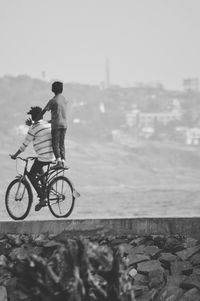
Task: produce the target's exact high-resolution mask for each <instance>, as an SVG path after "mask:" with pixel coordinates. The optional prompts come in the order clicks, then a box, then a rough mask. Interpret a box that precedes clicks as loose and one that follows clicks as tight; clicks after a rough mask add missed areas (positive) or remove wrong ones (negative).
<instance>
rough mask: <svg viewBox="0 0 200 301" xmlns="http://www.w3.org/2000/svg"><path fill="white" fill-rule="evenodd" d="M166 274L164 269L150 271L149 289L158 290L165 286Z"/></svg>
mask: <svg viewBox="0 0 200 301" xmlns="http://www.w3.org/2000/svg"><path fill="white" fill-rule="evenodd" d="M164 281H165V280H164V272H163V269H162V268H160V269H158V270H154V271H150V272H149V287H150V288H157V287H159V286H161V285H162V284H164Z"/></svg>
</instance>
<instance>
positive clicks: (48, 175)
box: [16, 157, 66, 189]
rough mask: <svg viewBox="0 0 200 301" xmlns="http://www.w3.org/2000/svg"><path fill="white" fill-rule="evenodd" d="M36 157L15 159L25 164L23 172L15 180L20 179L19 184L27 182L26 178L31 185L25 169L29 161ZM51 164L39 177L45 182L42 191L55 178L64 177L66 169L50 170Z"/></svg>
mask: <svg viewBox="0 0 200 301" xmlns="http://www.w3.org/2000/svg"><path fill="white" fill-rule="evenodd" d="M36 158H37V157H27V158H26V159H24V158H21V157H17V159H20V160H22V161H24V162H26V163H25V166H24V172H23V174H19V175H18V176H16V178H19V179H20V182H21V181H22V180H23V179H24V180H25V181H27V179H26V177H27V178H28V180H29V181H30V183H31V179H30V176H29V172H28V170H27V167H28V163H29V160H34V159H36ZM51 164H52V163H51V162H50V163H49V164H48V165H47V171H46V172H44V174H42V175H40V179H42V178H43V179H44V180H45V183H46V184H45V187H43V188H44V189H47V188H48V185H49V183H50V182H51V181H52V180H53V179H54V178H55V177H57V176H58V175H59V174H61V173H62V174H63V175H64V171H65V170H66V168H61V169H51ZM31 184H32V183H31Z"/></svg>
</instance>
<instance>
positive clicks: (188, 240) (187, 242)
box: [183, 237, 198, 248]
mask: <svg viewBox="0 0 200 301" xmlns="http://www.w3.org/2000/svg"><path fill="white" fill-rule="evenodd" d="M197 244H198V240H197V239H195V238H192V237H186V239H185V242H184V244H183V245H184V248H191V247H195V246H196V245H197Z"/></svg>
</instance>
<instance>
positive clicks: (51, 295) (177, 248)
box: [0, 232, 200, 301]
mask: <svg viewBox="0 0 200 301" xmlns="http://www.w3.org/2000/svg"><path fill="white" fill-rule="evenodd" d="M21 300H23V301H32V300H33V301H47V300H48V301H64V300H69V301H84V300H85V301H95V300H96V301H129V300H130V301H151V300H156V301H162V300H163V301H164V300H166V301H176V300H180V301H198V300H200V241H198V240H197V239H194V238H191V237H183V236H180V235H174V236H163V235H150V236H144V237H141V236H140V237H137V236H131V235H124V236H116V235H115V236H113V235H108V234H106V235H105V234H103V233H100V234H98V235H93V236H86V235H84V237H83V236H80V235H77V234H76V235H72V234H70V235H69V233H68V232H62V233H60V234H59V235H47V234H41V235H39V236H36V235H25V234H21V235H14V234H12V235H11V234H5V235H1V237H0V301H21Z"/></svg>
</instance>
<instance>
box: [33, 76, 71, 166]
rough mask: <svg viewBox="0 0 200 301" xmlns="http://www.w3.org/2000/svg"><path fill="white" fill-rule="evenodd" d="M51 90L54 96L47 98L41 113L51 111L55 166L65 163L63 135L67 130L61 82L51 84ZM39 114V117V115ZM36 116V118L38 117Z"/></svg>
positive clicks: (64, 100)
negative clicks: (47, 100)
mask: <svg viewBox="0 0 200 301" xmlns="http://www.w3.org/2000/svg"><path fill="white" fill-rule="evenodd" d="M51 91H52V92H53V93H54V94H55V96H54V97H53V98H52V99H50V100H49V102H48V103H47V105H46V107H45V108H44V109H43V111H42V113H41V115H44V114H45V113H46V111H51V127H52V129H51V133H52V146H53V152H54V155H55V158H56V167H62V166H64V163H65V135H66V131H67V100H66V99H65V97H64V96H63V95H62V92H63V83H62V82H59V81H56V82H54V83H53V84H52V89H51ZM41 115H40V116H39V117H41ZM39 117H38V118H39Z"/></svg>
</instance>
